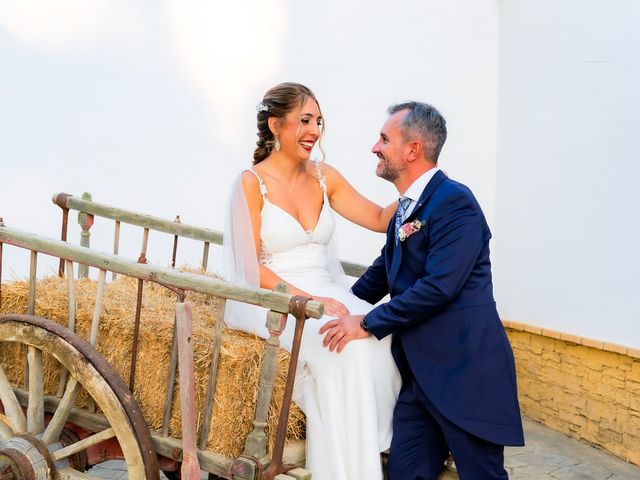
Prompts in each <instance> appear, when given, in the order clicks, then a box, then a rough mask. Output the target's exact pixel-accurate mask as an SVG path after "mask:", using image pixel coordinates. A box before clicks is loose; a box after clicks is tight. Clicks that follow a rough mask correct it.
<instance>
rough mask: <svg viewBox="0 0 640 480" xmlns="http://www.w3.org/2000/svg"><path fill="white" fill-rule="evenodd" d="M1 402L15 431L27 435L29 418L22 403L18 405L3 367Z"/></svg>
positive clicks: (0, 382) (0, 384) (0, 374)
mask: <svg viewBox="0 0 640 480" xmlns="http://www.w3.org/2000/svg"><path fill="white" fill-rule="evenodd" d="M27 398H28V395H27ZM0 401H1V402H2V406H3V408H4V413H5V415H6V416H7V418H8V419H9V421H10V422H11V428H12V429H13V431H14V432H15V433H16V434H20V433H25V432H26V431H27V418H26V417H25V416H24V412H23V411H22V408H21V407H20V403H18V399H17V398H16V395H15V393H14V391H13V387H12V386H11V384H10V383H9V380H8V379H7V376H6V375H5V373H4V369H3V368H2V365H0Z"/></svg>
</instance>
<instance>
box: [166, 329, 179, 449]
mask: <svg viewBox="0 0 640 480" xmlns="http://www.w3.org/2000/svg"><path fill="white" fill-rule="evenodd" d="M176 332H177V319H176V318H174V321H173V334H172V336H171V359H170V361H169V371H168V374H167V396H166V398H165V402H164V412H163V414H162V435H163V436H164V437H167V436H169V422H170V421H171V410H172V407H173V390H174V387H175V385H176V369H177V367H178V339H177V333H176Z"/></svg>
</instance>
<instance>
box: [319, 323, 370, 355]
mask: <svg viewBox="0 0 640 480" xmlns="http://www.w3.org/2000/svg"><path fill="white" fill-rule="evenodd" d="M362 317H363V315H346V316H344V317H340V318H336V319H333V320H329V321H328V322H327V323H325V324H324V325H323V326H322V328H320V335H322V334H323V333H326V335H325V336H324V340H323V342H322V344H323V345H324V346H325V347H327V348H328V349H329V350H330V351H332V352H333V351H334V350H336V349H337V350H338V353H340V352H341V351H342V350H343V349H344V347H345V346H346V345H347V343H349V342H350V341H351V340H360V339H363V338H367V337H368V336H369V332H367V331H366V330H365V329H363V328H362V327H361V326H360V322H361V321H362Z"/></svg>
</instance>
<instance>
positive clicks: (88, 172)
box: [0, 0, 498, 277]
mask: <svg viewBox="0 0 640 480" xmlns="http://www.w3.org/2000/svg"><path fill="white" fill-rule="evenodd" d="M3 3H4V4H3V8H2V9H0V65H2V67H1V68H2V73H1V74H0V92H2V94H0V177H1V178H0V216H3V217H4V218H5V222H6V224H7V225H8V226H12V227H15V228H21V229H25V230H29V231H33V232H37V233H42V234H45V235H50V236H57V235H59V217H60V215H59V209H58V208H57V207H54V206H53V205H52V204H51V201H50V197H51V194H52V193H53V192H55V191H66V192H68V193H72V194H75V195H80V194H81V193H82V192H83V191H90V192H91V193H92V194H93V198H94V200H96V201H102V202H106V203H111V204H114V205H118V206H122V207H126V208H131V209H135V210H139V211H143V212H146V213H150V214H154V215H159V216H163V217H169V218H173V216H174V215H175V214H177V213H180V214H181V215H182V220H183V221H184V222H188V223H194V224H197V225H203V226H208V227H211V228H216V229H221V228H222V226H223V210H224V204H225V201H226V198H227V193H228V189H229V185H230V183H231V181H232V179H233V178H234V176H235V175H236V174H237V173H238V172H239V171H240V170H241V169H244V168H247V167H248V166H249V165H250V160H251V155H252V151H253V147H254V144H255V129H256V127H255V115H256V112H255V105H256V104H257V103H258V102H259V100H260V98H261V95H262V93H263V92H264V91H265V90H266V89H267V88H269V87H270V86H272V85H274V84H275V83H277V82H280V81H285V80H293V81H299V82H302V83H305V84H307V85H309V86H310V87H311V88H312V89H313V90H314V91H315V92H316V94H317V96H318V98H319V100H320V103H321V106H322V109H323V113H324V115H325V117H326V120H327V121H326V124H327V136H326V139H325V147H326V148H325V150H326V152H327V161H328V162H330V163H332V164H333V165H335V166H337V167H338V168H339V169H340V170H341V171H342V172H343V173H344V175H345V176H346V177H347V178H348V179H350V180H351V181H352V182H353V183H354V184H355V185H356V186H357V188H359V189H361V190H362V191H363V192H364V193H366V194H367V195H369V196H370V197H372V198H373V199H375V200H376V201H378V202H380V203H387V202H390V201H391V200H393V198H394V197H395V192H394V189H393V187H392V186H391V185H390V184H387V183H386V182H384V181H382V180H380V179H378V178H377V177H376V176H375V174H374V168H375V160H374V157H373V155H372V154H371V153H370V148H371V146H372V144H373V143H374V142H375V140H376V138H377V134H378V131H379V129H380V126H381V125H382V123H383V121H384V119H385V117H386V113H385V109H386V107H387V106H388V105H389V104H390V103H394V102H398V101H404V100H408V99H419V100H424V101H429V102H432V103H433V104H434V105H436V106H437V107H439V108H440V109H441V110H442V112H443V113H444V115H445V116H446V118H447V120H448V124H449V130H450V135H449V140H448V142H447V145H446V146H445V148H444V150H443V153H442V157H441V164H442V167H443V168H444V169H446V170H447V171H448V172H449V174H450V175H452V176H453V177H455V178H458V179H460V180H462V181H464V182H466V183H468V184H470V185H471V186H472V187H473V188H474V190H475V192H476V194H477V195H478V197H479V198H480V200H481V202H482V203H483V205H484V207H485V210H486V211H487V214H488V217H489V218H490V219H492V218H493V210H494V201H495V200H494V191H495V154H496V141H495V128H496V116H497V114H496V110H497V66H498V44H497V42H498V8H497V5H496V4H495V2H494V1H493V0H483V1H457V2H439V1H435V0H430V1H418V0H415V1H409V0H401V1H398V2H395V3H393V4H390V3H389V2H387V1H383V0H377V1H363V0H358V1H351V2H342V1H339V0H327V1H325V2H298V1H294V0H288V1H287V0H272V1H270V2H263V1H261V0H247V1H245V2H225V3H224V7H223V8H221V7H220V6H219V5H220V4H219V3H218V2H204V1H184V0H167V1H165V2H161V3H158V2H153V1H138V2H130V1H128V0H113V1H107V0H59V1H58V2H56V3H55V4H53V3H50V2H45V1H42V0H24V1H21V2H3ZM71 223H72V227H73V228H75V231H73V232H72V233H71V235H72V236H74V238H77V237H76V235H77V226H75V225H74V224H75V218H73V217H72V219H71ZM94 230H95V233H94V235H93V238H92V242H93V245H94V246H96V247H97V248H102V249H107V250H108V249H110V244H111V227H110V226H109V225H107V224H106V222H101V223H98V224H97V225H96V227H94ZM107 231H108V233H106V232H107ZM99 232H102V235H101V234H100V233H99ZM124 233H125V235H124V238H123V241H124V243H125V246H124V253H125V254H127V255H129V256H136V257H137V249H138V248H139V243H140V238H139V235H137V236H135V237H133V236H129V234H127V232H124ZM339 234H340V239H341V246H342V248H341V250H342V252H343V257H346V258H349V259H351V260H354V261H358V262H362V263H367V262H370V261H371V260H372V259H373V258H374V257H375V256H376V255H377V253H378V252H379V249H380V247H381V246H382V243H383V242H384V238H383V236H382V235H380V234H373V233H369V232H364V231H362V230H361V229H359V228H357V227H353V226H351V225H347V224H345V223H343V224H341V225H340V230H339ZM151 245H152V246H153V245H154V239H153V238H152V239H151ZM12 250H15V249H9V248H7V249H5V251H6V254H7V255H8V257H7V260H6V261H5V269H6V268H7V267H6V266H7V265H9V268H10V269H11V270H12V271H13V272H14V274H15V275H16V276H18V277H20V276H23V275H25V274H26V272H27V262H26V259H27V256H26V255H23V256H21V255H17V254H16V253H12ZM167 252H170V246H169V245H165V244H163V245H162V255H161V254H160V252H159V253H158V255H157V256H155V258H156V259H157V260H156V261H158V262H162V263H164V262H166V260H165V259H166V258H168V253H167ZM151 253H152V254H153V250H152V252H151ZM18 257H19V258H18ZM153 258H154V256H153V255H152V259H153ZM198 258H199V253H197V252H196V251H195V246H194V251H193V253H192V254H191V253H189V254H188V255H187V256H186V260H187V261H189V262H191V263H196V262H197V261H198ZM53 268H54V267H41V268H40V271H42V272H47V273H50V272H51V271H53ZM5 275H6V272H5Z"/></svg>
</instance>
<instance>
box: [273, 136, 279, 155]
mask: <svg viewBox="0 0 640 480" xmlns="http://www.w3.org/2000/svg"><path fill="white" fill-rule="evenodd" d="M275 137H276V143H274V144H273V148H275V149H276V150H277V151H278V152H279V151H280V140H278V135H276V136H275Z"/></svg>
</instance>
